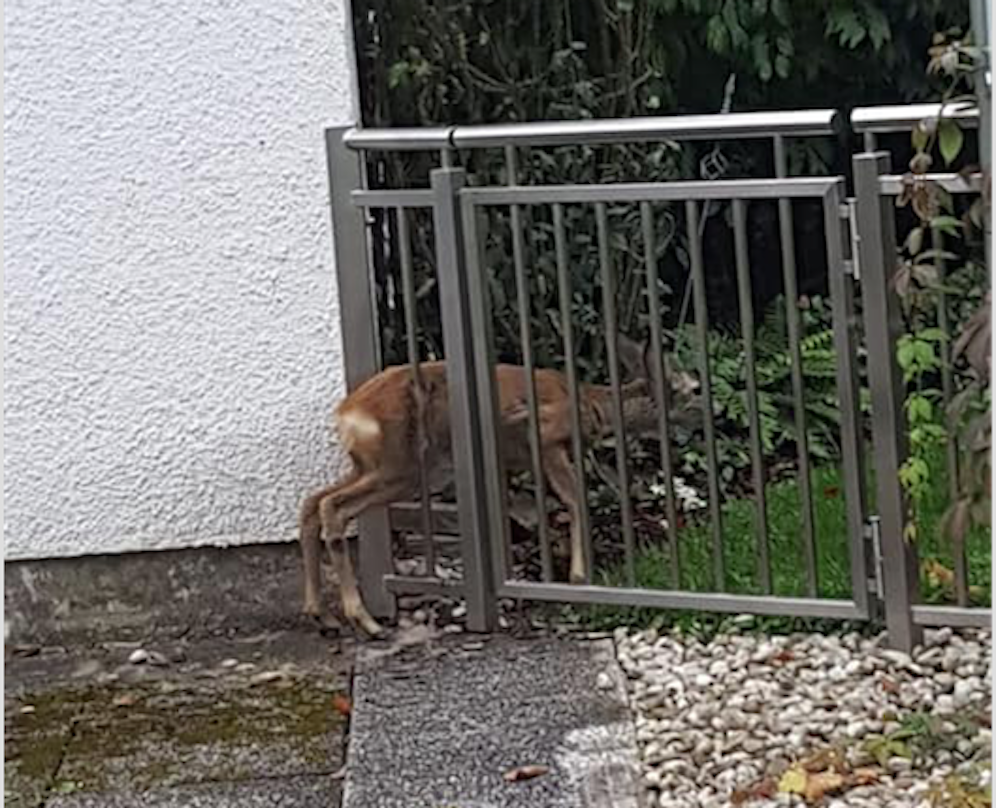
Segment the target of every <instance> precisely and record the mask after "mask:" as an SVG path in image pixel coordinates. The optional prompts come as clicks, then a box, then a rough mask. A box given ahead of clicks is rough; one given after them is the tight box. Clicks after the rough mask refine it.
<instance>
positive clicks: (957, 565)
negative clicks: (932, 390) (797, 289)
mask: <svg viewBox="0 0 996 808" xmlns="http://www.w3.org/2000/svg"><path fill="white" fill-rule="evenodd" d="M930 240H931V244H930V245H931V247H933V248H934V250H936V252H937V257H936V258H935V259H934V265H935V266H936V267H937V279H938V281H939V285H938V291H937V326H938V328H940V329H941V331H942V332H944V336H945V339H943V340H941V344H940V355H941V356H940V359H941V396H942V399H943V401H944V410H945V412H947V408H948V406H949V405H950V404H951V399H952V398H953V397H954V392H955V383H954V375H953V373H952V372H951V342H950V340H951V318H950V317H949V316H948V296H947V295H946V294H945V292H944V279H945V276H946V275H947V266H946V262H945V260H944V256H943V254H942V251H943V250H944V233H943V232H942V231H941V230H940V229H938V228H936V227H932V228H931V230H930ZM945 448H946V454H947V470H948V497H949V498H950V500H951V502H952V503H954V502H957V501H958V498H959V489H958V470H959V464H958V437H957V435H956V434H955V432H954V430H949V431H948V436H947V445H946V447H945ZM951 556H952V560H953V562H954V563H953V565H952V566H953V567H954V575H955V586H954V590H955V601H956V602H957V604H958V605H959V606H968V559H967V558H966V556H965V542H964V539H955V540H953V541H952V542H951Z"/></svg>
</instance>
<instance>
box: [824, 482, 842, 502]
mask: <svg viewBox="0 0 996 808" xmlns="http://www.w3.org/2000/svg"><path fill="white" fill-rule="evenodd" d="M823 496H824V497H825V498H826V499H837V497H839V496H840V488H838V487H837V486H836V485H828V486H827V487H826V488H824V489H823Z"/></svg>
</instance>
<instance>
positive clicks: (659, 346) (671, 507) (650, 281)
mask: <svg viewBox="0 0 996 808" xmlns="http://www.w3.org/2000/svg"><path fill="white" fill-rule="evenodd" d="M640 219H641V223H642V225H643V261H644V263H645V264H646V267H647V299H648V313H649V316H650V350H651V358H652V360H653V363H654V367H653V374H654V378H653V379H652V381H653V383H654V397H655V398H656V400H657V408H658V418H659V422H660V423H659V430H660V444H661V465H662V466H663V472H664V510H665V515H666V516H667V536H668V544H669V545H670V551H671V582H672V585H673V586H674V588H675V589H678V588H680V586H681V556H680V548H679V546H678V509H677V507H676V506H675V498H674V457H673V456H672V454H671V426H670V423H669V421H670V412H671V395H670V390H669V389H668V387H669V385H670V380H669V379H665V378H664V346H663V341H664V338H663V334H662V333H661V332H662V330H663V329H662V323H663V315H662V314H661V302H660V297H659V295H660V289H659V288H658V287H659V282H658V281H659V279H658V272H657V245H656V241H655V239H654V216H653V211H652V210H651V207H650V203H649V202H641V203H640Z"/></svg>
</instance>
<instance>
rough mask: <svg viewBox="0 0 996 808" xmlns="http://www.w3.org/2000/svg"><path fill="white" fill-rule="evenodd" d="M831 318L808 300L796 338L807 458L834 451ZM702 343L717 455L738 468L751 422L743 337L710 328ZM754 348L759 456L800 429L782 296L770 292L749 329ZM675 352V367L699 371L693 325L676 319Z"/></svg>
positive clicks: (836, 422)
mask: <svg viewBox="0 0 996 808" xmlns="http://www.w3.org/2000/svg"><path fill="white" fill-rule="evenodd" d="M830 317H831V313H830V310H829V308H828V307H827V306H826V305H825V303H824V301H822V300H821V299H813V300H811V301H810V302H809V307H808V308H807V309H805V310H804V311H803V318H802V319H803V337H802V339H801V340H800V342H799V353H800V356H801V360H802V361H801V365H802V378H803V400H804V405H805V413H806V432H807V435H806V437H807V447H808V450H809V452H810V453H811V454H812V455H813V456H814V457H817V458H820V459H823V460H830V459H832V458H834V457H835V456H837V454H838V453H839V439H838V434H839V430H840V408H839V405H838V401H837V388H836V377H837V354H836V352H835V350H834V344H833V329H832V327H831V322H830ZM707 343H708V355H709V370H710V379H711V382H712V397H713V409H714V414H715V416H716V419H715V420H716V426H717V430H718V432H719V444H720V453H721V461H722V462H723V463H727V464H732V465H735V466H740V467H742V466H744V465H746V464H748V463H749V462H750V461H749V455H748V454H747V453H746V452H745V451H744V450H743V448H742V444H743V442H744V440H745V438H746V436H747V433H748V432H749V429H750V411H749V408H748V400H747V373H748V369H747V364H746V362H745V361H744V353H743V338H742V336H741V335H740V334H739V333H733V332H728V331H718V330H716V331H711V332H710V333H709V336H708V340H707ZM754 348H755V368H754V373H755V378H756V380H757V388H758V395H757V405H758V421H759V425H760V435H761V444H762V447H763V449H764V452H765V454H766V455H769V456H770V455H777V454H789V453H790V452H791V449H792V447H793V446H794V445H795V444H796V443H797V442H798V439H799V436H798V434H797V432H796V421H795V396H794V392H793V384H792V373H793V371H792V354H791V351H790V349H789V341H788V318H787V316H786V308H785V300H784V298H782V297H779V298H777V299H775V300H774V301H773V302H772V303H771V305H770V306H769V307H768V309H767V311H766V312H765V316H764V318H763V319H762V321H761V323H760V324H759V325H758V326H757V328H756V331H755V335H754ZM674 353H675V356H676V359H677V362H678V364H679V366H680V367H682V368H683V369H685V370H688V371H690V372H693V373H698V372H699V366H700V363H701V359H702V356H701V348H700V344H699V340H698V335H697V333H696V331H695V328H694V326H692V325H686V326H683V327H681V328H680V329H679V330H678V331H677V333H676V334H675V335H674Z"/></svg>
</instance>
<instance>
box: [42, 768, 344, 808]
mask: <svg viewBox="0 0 996 808" xmlns="http://www.w3.org/2000/svg"><path fill="white" fill-rule="evenodd" d="M339 792H340V783H339V782H338V781H336V780H333V779H332V778H331V777H328V776H315V777H287V778H279V779H275V780H243V781H240V782H237V783H205V784H203V785H197V786H180V787H177V788H167V789H163V788H156V789H152V790H149V791H143V792H141V793H135V792H111V793H104V794H79V795H75V794H73V795H65V796H59V797H55V798H53V799H50V800H49V801H48V802H47V803H46V804H45V805H46V808H330V806H335V805H338V799H339Z"/></svg>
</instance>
